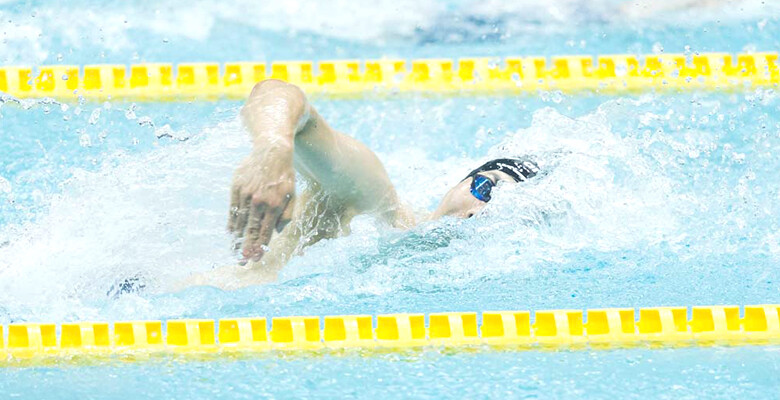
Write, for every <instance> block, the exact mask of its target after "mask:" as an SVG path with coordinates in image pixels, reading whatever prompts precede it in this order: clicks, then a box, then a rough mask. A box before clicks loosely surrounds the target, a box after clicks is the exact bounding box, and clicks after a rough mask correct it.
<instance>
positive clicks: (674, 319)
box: [0, 304, 780, 361]
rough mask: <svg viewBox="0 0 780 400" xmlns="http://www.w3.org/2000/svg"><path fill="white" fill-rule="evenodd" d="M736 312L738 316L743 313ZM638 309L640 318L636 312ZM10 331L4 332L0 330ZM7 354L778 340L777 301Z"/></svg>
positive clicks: (172, 326)
mask: <svg viewBox="0 0 780 400" xmlns="http://www.w3.org/2000/svg"><path fill="white" fill-rule="evenodd" d="M740 315H742V316H740ZM637 317H638V318H637ZM5 332H7V337H6V335H5ZM0 339H2V340H0V356H2V359H3V360H5V361H13V360H30V359H40V358H42V357H43V358H52V357H53V358H63V357H65V358H67V357H72V356H74V355H100V354H103V355H115V354H138V353H182V352H183V353H225V352H227V353H230V352H235V351H243V352H246V351H249V352H253V351H269V350H277V351H299V350H307V351H312V350H320V349H331V350H332V349H347V348H366V349H367V348H386V349H389V350H392V349H399V348H408V347H428V346H445V347H452V348H463V347H474V346H484V345H487V346H510V347H512V348H516V349H533V348H570V349H577V348H585V347H589V348H604V347H629V346H650V347H658V346H709V345H744V344H770V343H780V304H773V305H749V306H745V307H744V308H743V309H740V307H739V306H696V307H692V308H691V309H688V308H686V307H650V308H640V309H638V310H634V309H631V308H607V309H591V310H587V311H582V310H542V311H536V312H535V313H531V312H530V311H485V312H482V313H481V314H477V313H475V312H452V313H433V314H429V315H428V316H427V317H426V315H425V314H388V315H377V316H376V317H372V316H370V315H336V316H325V317H322V318H320V317H316V316H296V317H274V318H272V319H271V326H270V329H268V325H267V319H266V318H264V317H258V318H225V319H220V320H219V321H214V320H211V319H181V320H168V321H166V322H163V321H121V322H115V323H113V324H112V323H108V322H68V323H63V324H60V325H59V326H58V325H56V324H51V323H15V324H10V325H7V329H5V327H4V326H2V325H0Z"/></svg>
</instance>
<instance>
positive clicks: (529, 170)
mask: <svg viewBox="0 0 780 400" xmlns="http://www.w3.org/2000/svg"><path fill="white" fill-rule="evenodd" d="M485 171H501V172H503V173H505V174H507V175H509V176H511V177H512V179H514V180H515V182H523V181H525V180H526V179H529V178H532V177H534V176H535V175H536V173H537V172H539V166H538V165H536V163H535V162H533V161H531V160H528V159H519V158H497V159H495V160H492V161H488V162H486V163H484V164H482V166H481V167H479V168H477V169H475V170H473V171H471V173H469V174H468V175H467V176H466V177H465V178H463V180H464V181H465V180H466V179H468V178H473V177H474V175H476V174H478V173H480V172H485Z"/></svg>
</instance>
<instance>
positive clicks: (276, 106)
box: [241, 79, 312, 132]
mask: <svg viewBox="0 0 780 400" xmlns="http://www.w3.org/2000/svg"><path fill="white" fill-rule="evenodd" d="M311 111H312V110H311V105H310V104H309V102H308V100H307V99H306V94H304V92H303V90H301V88H299V87H298V86H295V85H293V84H291V83H287V82H284V81H280V80H277V79H267V80H264V81H261V82H258V83H256V84H255V86H254V87H253V88H252V92H251V93H250V94H249V98H247V101H246V103H245V104H244V107H243V108H242V109H241V118H242V119H243V120H244V122H245V123H246V124H247V125H249V126H251V125H252V124H253V123H256V122H254V121H258V120H260V121H258V122H259V123H263V124H265V123H268V122H270V121H278V122H282V121H284V122H285V123H286V124H287V125H289V126H290V128H292V129H293V130H294V131H295V132H297V131H300V130H301V129H302V128H303V127H304V126H305V125H306V124H307V123H308V121H309V119H310V118H311V114H312V112H311Z"/></svg>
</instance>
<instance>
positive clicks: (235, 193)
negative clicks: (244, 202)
mask: <svg viewBox="0 0 780 400" xmlns="http://www.w3.org/2000/svg"><path fill="white" fill-rule="evenodd" d="M240 208H241V189H240V188H239V187H238V185H233V188H232V189H231V190H230V211H229V213H228V225H227V229H228V232H230V233H236V229H237V226H238V210H239V209H240Z"/></svg>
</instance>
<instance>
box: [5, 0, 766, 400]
mask: <svg viewBox="0 0 780 400" xmlns="http://www.w3.org/2000/svg"><path fill="white" fill-rule="evenodd" d="M635 3H636V2H622V1H608V0H602V1H596V2H577V1H571V0H560V1H554V2H550V3H548V5H546V6H543V7H535V6H533V4H532V2H519V3H518V4H517V5H511V6H510V5H506V4H499V3H498V2H469V1H460V2H458V1H448V2H431V3H426V4H424V5H418V4H416V3H414V2H405V1H398V0H396V1H393V2H384V1H378V2H372V4H371V5H370V6H369V5H365V4H363V3H360V2H354V3H351V2H339V3H338V6H335V7H334V6H324V5H323V4H318V3H316V2H306V1H302V2H290V3H283V4H280V5H264V6H263V7H261V6H259V5H255V4H254V3H253V2H246V3H242V2H238V3H237V4H235V5H231V6H226V5H224V4H222V3H217V2H213V3H209V2H194V3H193V6H188V7H187V8H186V9H182V8H181V7H180V6H179V5H178V2H173V1H170V2H165V1H163V2H158V3H156V4H155V8H148V7H147V6H146V5H145V3H142V2H125V1H123V2H113V3H109V4H102V3H101V4H98V3H97V2H94V1H82V2H73V3H69V6H68V7H67V8H65V7H64V6H60V5H58V3H55V2H51V1H41V2H32V3H30V2H13V1H11V2H5V3H2V4H0V27H2V28H3V29H1V30H0V31H2V32H3V37H2V45H0V62H2V63H3V64H4V65H15V64H29V65H43V64H55V63H65V64H88V63H123V64H126V63H134V62H183V61H234V60H249V59H252V60H266V61H270V60H279V59H315V60H320V59H334V58H369V57H381V56H388V57H400V58H414V57H459V56H483V55H490V56H508V55H517V54H521V55H527V54H534V55H554V54H606V53H652V52H661V51H663V52H687V53H695V52H704V51H724V52H742V51H753V50H755V51H777V49H778V48H780V46H779V43H778V39H777V38H778V37H780V36H779V35H778V33H780V21H778V15H780V13H778V8H777V6H775V5H771V4H764V3H762V2H760V1H756V2H745V3H741V4H739V5H730V4H718V2H705V3H706V4H703V5H698V6H697V5H695V4H689V5H688V6H680V5H678V4H676V3H678V2H660V3H659V2H653V3H649V2H648V3H642V2H640V4H639V5H635V6H632V4H635ZM690 3H694V2H690ZM637 7H638V8H637ZM344 10H349V12H345V11H344ZM616 10H617V11H616ZM637 10H640V11H637ZM778 97H779V96H778V92H777V90H774V89H756V90H747V91H740V92H733V93H713V92H709V93H707V92H702V93H682V94H653V93H648V94H641V95H630V96H629V95H626V96H602V95H598V94H578V95H568V94H564V93H560V92H540V93H531V94H527V95H523V96H517V97H491V96H477V97H474V96H460V97H438V96H409V95H404V96H398V97H391V98H389V99H387V98H385V99H382V100H377V99H372V98H371V97H370V96H369V97H365V98H362V99H357V100H329V99H323V98H312V101H313V103H314V104H315V106H316V107H317V109H318V110H319V112H320V113H321V114H322V115H323V116H324V117H325V118H326V119H327V120H328V121H329V122H330V123H331V124H332V125H333V126H334V127H335V128H337V129H339V130H341V131H343V132H346V133H349V134H350V135H353V136H354V137H356V138H358V139H359V140H361V141H363V142H364V143H366V144H367V145H368V146H369V147H371V148H372V149H374V150H375V151H376V152H377V154H378V156H379V158H380V159H381V160H382V161H383V163H384V164H385V166H386V168H387V170H388V173H389V175H390V177H391V179H392V180H393V182H394V184H395V185H396V187H397V189H398V191H399V193H400V195H401V197H402V198H403V199H404V200H406V201H407V202H409V203H410V204H412V205H414V206H415V207H416V208H417V209H418V210H419V212H420V213H423V212H424V211H425V210H431V209H433V208H434V207H435V206H436V204H437V203H438V201H439V199H440V198H441V197H442V195H443V194H444V193H445V192H446V191H447V190H448V188H449V187H451V186H452V185H454V184H455V183H457V182H458V181H459V180H460V179H462V177H463V176H465V174H466V173H468V172H469V171H470V170H471V169H473V168H474V167H475V166H477V165H479V164H480V163H481V162H483V161H485V160H487V159H489V158H491V157H492V158H495V157H499V156H506V155H528V156H530V157H532V158H534V159H535V160H536V161H537V162H538V164H539V165H540V166H541V167H542V170H543V171H544V173H543V174H541V176H540V177H539V178H538V179H534V180H532V181H529V182H527V183H525V184H523V185H518V186H515V187H499V189H497V192H496V193H495V195H494V199H493V200H492V201H491V203H490V204H489V205H488V206H487V207H486V209H485V211H484V212H483V213H482V214H481V215H480V216H479V217H478V218H473V219H470V220H465V221H460V220H453V219H444V220H441V221H437V222H432V223H425V224H422V225H420V226H418V227H417V228H415V229H413V230H411V231H407V232H402V231H398V230H394V229H391V228H388V227H386V226H383V225H381V224H378V223H376V221H374V220H373V219H372V218H369V217H359V218H357V219H356V220H355V221H354V222H353V224H352V230H353V234H352V235H350V236H348V237H343V238H338V239H334V240H327V241H323V242H320V243H318V244H316V245H315V246H312V247H310V248H308V249H307V250H306V252H305V254H303V255H301V256H299V257H296V258H294V259H293V260H292V261H291V262H290V264H289V265H288V266H287V267H286V268H285V269H284V271H283V273H282V277H281V279H280V281H279V282H278V283H275V284H269V285H263V286H254V287H249V288H246V289H242V290H237V291H233V292H224V291H220V290H217V289H214V288H208V287H199V288H191V289H187V290H184V291H174V290H172V287H174V286H175V285H176V284H177V283H178V282H180V281H181V280H183V279H184V278H186V277H187V276H188V275H189V274H192V273H195V272H199V271H206V270H209V269H211V268H214V267H217V266H221V265H225V264H230V263H234V262H235V261H236V258H237V255H236V254H234V253H232V252H231V251H230V244H231V238H230V237H229V235H228V234H227V233H226V232H225V231H224V226H225V223H226V217H227V200H228V198H227V197H228V187H229V183H230V177H231V174H232V170H233V168H235V166H236V165H237V163H238V162H239V160H240V159H241V158H242V157H244V156H245V155H246V154H247V152H248V150H249V146H250V144H249V139H248V137H247V135H246V133H245V132H243V131H242V128H241V126H240V123H239V121H238V120H237V112H238V109H239V107H240V106H241V102H236V101H216V102H192V103H129V102H123V101H111V102H105V103H93V102H80V103H67V104H61V103H57V102H55V101H51V100H16V99H12V98H9V97H7V96H6V97H3V98H2V100H1V101H0V323H3V324H7V323H11V322H23V321H30V322H39V321H51V322H64V321H76V320H107V321H116V320H127V319H169V318H214V319H216V318H222V317H234V316H267V317H273V316H286V315H333V314H379V313H392V312H424V313H429V312H440V311H482V310H516V309H522V310H529V309H530V310H538V309H549V308H601V307H647V306H662V305H711V304H760V303H777V302H778V301H780V295H778V293H780V291H778V289H779V288H780V268H779V267H780V233H778V232H779V231H780V229H778V228H780V218H778V215H780V180H778V179H777V171H778V170H780V158H778V157H777V156H776V155H775V154H776V153H777V152H778V151H780V98H778ZM126 280H130V281H133V282H139V283H138V284H136V285H134V286H133V287H128V285H123V282H125V281H126ZM778 350H779V349H778V348H777V347H775V346H766V347H742V348H721V347H716V348H690V349H664V350H649V349H626V350H611V351H578V352H573V351H558V352H550V351H531V352H501V351H477V352H470V353H456V352H451V351H447V350H441V349H428V350H425V351H423V352H419V353H418V352H408V353H402V354H372V355H368V356H366V357H362V356H361V355H360V354H359V353H349V352H348V353H346V354H343V355H333V354H330V355H320V356H311V355H290V354H269V355H264V356H260V357H245V358H239V359H231V358H226V359H223V360H214V361H208V362H203V361H186V360H182V359H179V358H175V357H172V358H163V359H158V360H154V361H151V362H137V363H126V362H121V361H117V362H115V363H106V364H100V365H90V366H74V365H55V366H50V367H39V368H6V369H4V370H3V374H2V376H0V393H4V394H7V395H9V396H21V397H33V398H75V397H82V396H88V397H103V398H108V397H115V396H117V395H119V394H122V395H126V394H129V395H131V396H132V395H135V396H143V397H163V396H165V397H173V398H182V397H185V396H186V397H191V398H200V397H207V396H208V397H211V396H212V395H214V394H217V395H220V394H221V395H223V396H235V397H242V396H243V397H251V398H256V397H260V396H264V397H316V396H326V397H334V396H336V395H339V394H341V395H346V396H348V397H369V396H380V395H381V396H383V397H408V396H415V397H437V398H438V397H469V398H473V397H501V398H504V397H511V398H514V397H542V398H549V397H557V398H580V397H583V396H588V397H595V398H604V397H614V396H615V395H629V396H634V397H677V398H679V397H722V398H731V397H771V396H772V395H773V393H776V392H777V387H778V383H777V382H779V381H778V380H777V379H775V377H776V376H777V374H778V372H780V357H778Z"/></svg>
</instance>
